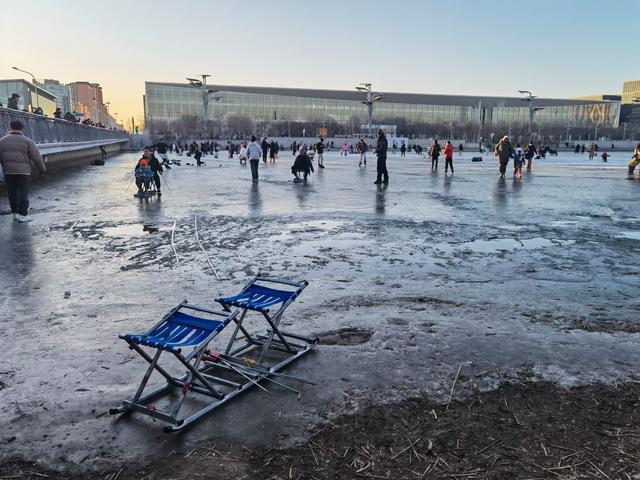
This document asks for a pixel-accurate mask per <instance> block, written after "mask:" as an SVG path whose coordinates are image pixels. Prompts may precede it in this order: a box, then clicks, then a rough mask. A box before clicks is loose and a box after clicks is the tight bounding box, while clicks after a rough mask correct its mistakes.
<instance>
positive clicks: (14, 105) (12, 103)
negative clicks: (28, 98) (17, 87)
mask: <svg viewBox="0 0 640 480" xmlns="http://www.w3.org/2000/svg"><path fill="white" fill-rule="evenodd" d="M19 98H20V95H18V94H17V93H12V94H11V97H9V100H8V101H7V108H10V109H12V110H18V99H19Z"/></svg>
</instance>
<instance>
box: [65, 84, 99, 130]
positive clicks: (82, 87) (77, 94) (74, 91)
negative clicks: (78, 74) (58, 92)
mask: <svg viewBox="0 0 640 480" xmlns="http://www.w3.org/2000/svg"><path fill="white" fill-rule="evenodd" d="M69 88H70V89H71V99H72V107H73V110H74V111H75V112H76V113H77V114H78V113H79V114H80V116H81V117H84V118H85V119H86V118H90V119H91V120H93V121H94V122H96V123H98V122H99V123H102V124H104V123H105V122H104V121H105V117H104V114H105V106H104V101H103V98H102V87H101V86H100V84H99V83H91V82H72V83H70V84H69Z"/></svg>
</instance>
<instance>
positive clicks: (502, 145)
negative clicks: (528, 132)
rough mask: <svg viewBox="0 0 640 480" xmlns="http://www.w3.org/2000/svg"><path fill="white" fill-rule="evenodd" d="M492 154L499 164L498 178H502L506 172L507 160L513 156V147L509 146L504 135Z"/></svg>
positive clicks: (507, 138)
mask: <svg viewBox="0 0 640 480" xmlns="http://www.w3.org/2000/svg"><path fill="white" fill-rule="evenodd" d="M493 154H494V155H495V156H496V158H497V159H498V163H499V164H500V178H504V174H505V173H506V171H507V165H508V164H509V159H510V158H511V157H512V155H513V147H512V146H511V142H510V141H509V137H507V136H506V135H505V136H504V137H502V138H501V139H500V141H499V142H498V144H497V145H496V148H495V149H494V150H493Z"/></svg>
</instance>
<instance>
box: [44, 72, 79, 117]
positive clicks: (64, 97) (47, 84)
mask: <svg viewBox="0 0 640 480" xmlns="http://www.w3.org/2000/svg"><path fill="white" fill-rule="evenodd" d="M36 85H38V86H39V87H40V88H42V89H43V90H46V91H47V92H49V93H51V94H53V95H55V96H56V106H57V107H58V108H59V109H60V110H62V114H63V115H64V114H65V113H67V112H72V111H73V110H72V106H71V105H72V102H71V89H70V88H69V85H65V84H64V83H60V82H59V81H58V80H51V79H45V80H44V82H36Z"/></svg>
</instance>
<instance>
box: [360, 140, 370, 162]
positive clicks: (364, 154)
mask: <svg viewBox="0 0 640 480" xmlns="http://www.w3.org/2000/svg"><path fill="white" fill-rule="evenodd" d="M358 150H359V151H360V163H359V164H358V166H359V167H361V166H362V164H363V163H364V165H365V167H366V166H367V150H369V147H368V146H367V142H365V141H364V138H361V139H360V148H359V149H358Z"/></svg>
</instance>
